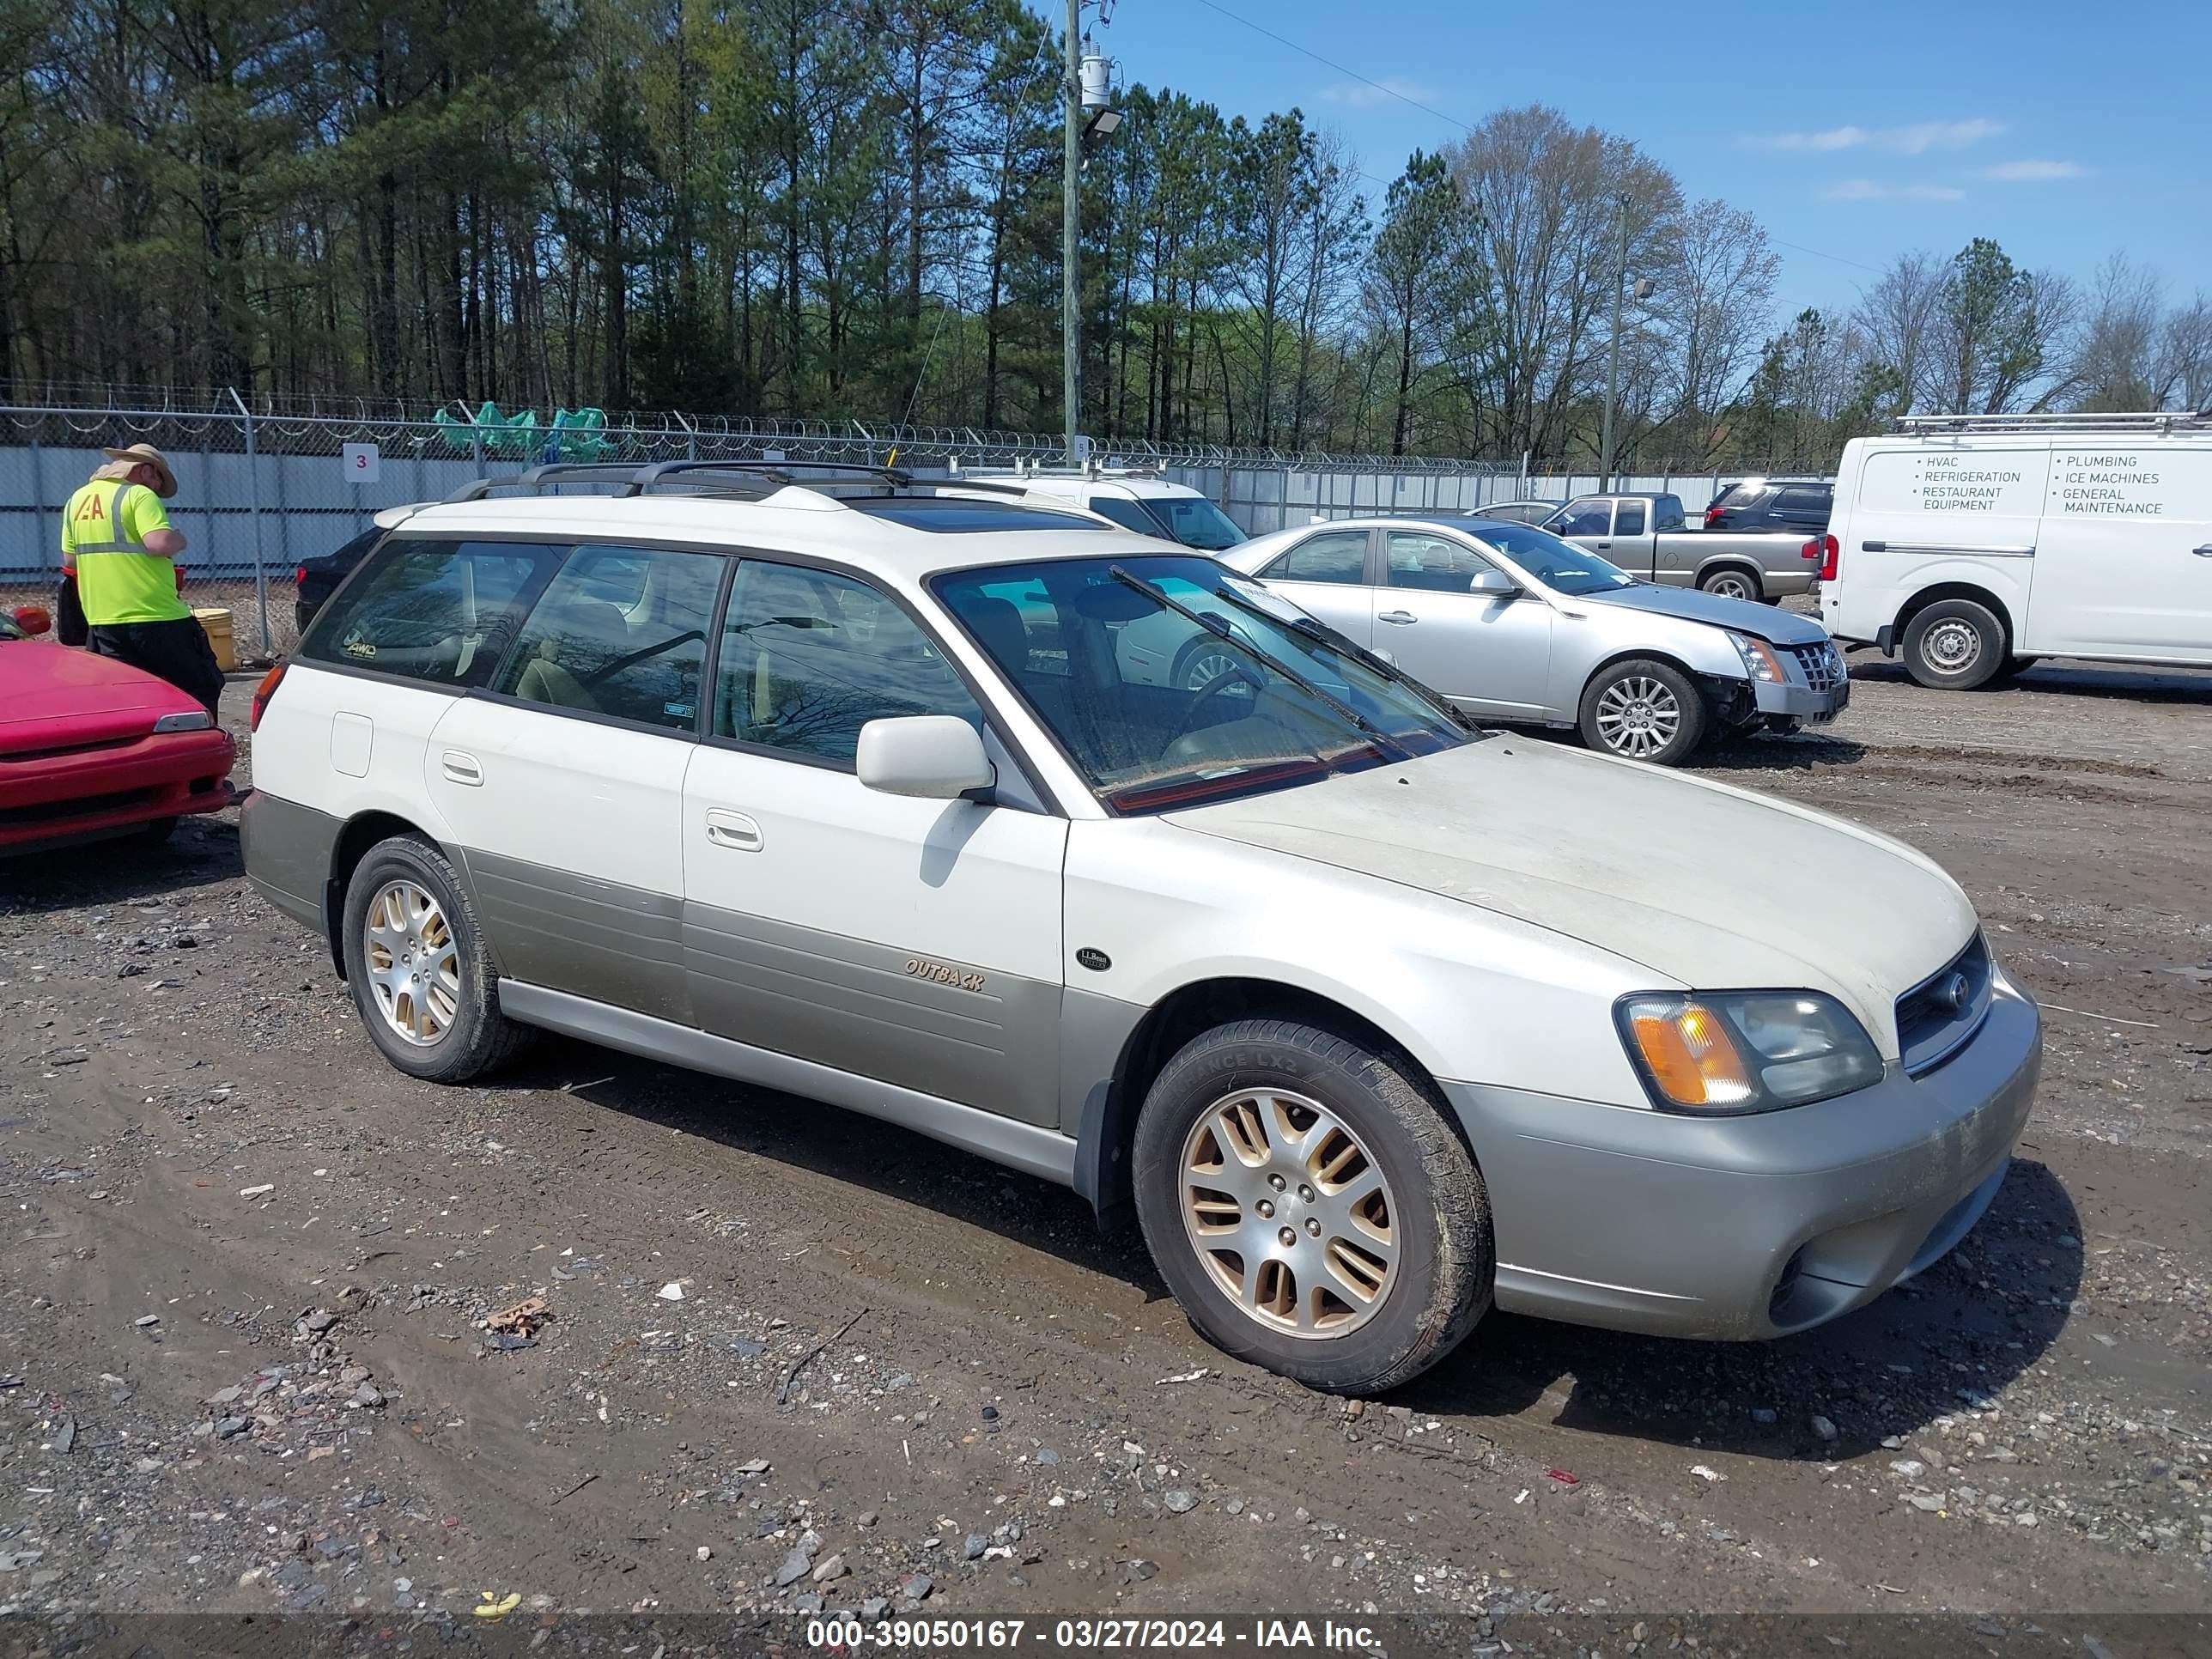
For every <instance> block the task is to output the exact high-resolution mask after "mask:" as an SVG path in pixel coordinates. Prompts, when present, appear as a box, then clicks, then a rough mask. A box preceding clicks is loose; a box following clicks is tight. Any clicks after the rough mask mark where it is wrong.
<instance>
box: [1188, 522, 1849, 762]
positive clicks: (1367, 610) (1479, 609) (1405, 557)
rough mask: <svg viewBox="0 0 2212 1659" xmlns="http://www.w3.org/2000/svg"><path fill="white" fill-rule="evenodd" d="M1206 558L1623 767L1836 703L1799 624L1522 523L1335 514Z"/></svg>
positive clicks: (1841, 683) (1473, 698)
mask: <svg viewBox="0 0 2212 1659" xmlns="http://www.w3.org/2000/svg"><path fill="white" fill-rule="evenodd" d="M1221 557H1222V559H1223V562H1225V563H1227V564H1229V565H1231V566H1232V567H1233V568H1237V569H1238V570H1241V571H1243V572H1244V573H1245V574H1248V575H1254V576H1257V577H1259V578H1261V580H1264V581H1266V582H1267V585H1268V586H1270V587H1273V588H1275V589H1277V590H1279V592H1281V593H1282V594H1283V596H1284V597H1285V599H1291V600H1293V601H1295V602H1296V603H1297V605H1301V606H1303V607H1304V609H1306V610H1307V611H1311V612H1312V613H1313V614H1314V615H1315V616H1316V617H1319V618H1320V619H1321V620H1322V622H1324V623H1328V625H1329V626H1330V627H1331V628H1334V629H1337V630H1338V631H1339V632H1340V633H1342V634H1345V635H1349V636H1350V637H1351V638H1352V640H1353V641H1356V642H1358V644H1360V645H1362V646H1364V647H1367V648H1368V649H1369V650H1370V651H1373V652H1375V653H1376V654H1377V655H1379V656H1383V657H1386V658H1388V659H1390V660H1391V661H1393V662H1395V663H1396V664H1397V665H1399V666H1400V667H1401V668H1403V669H1404V670H1405V671H1407V673H1409V674H1411V675H1413V678H1416V679H1419V680H1422V681H1425V683H1426V684H1429V685H1431V686H1432V687H1434V688H1435V689H1436V690H1438V691H1441V692H1443V694H1444V695H1445V696H1448V697H1449V698H1450V699H1451V700H1452V701H1453V702H1455V703H1457V704H1459V705H1460V706H1461V707H1462V708H1466V709H1468V711H1469V712H1470V713H1473V714H1480V715H1483V716H1485V717H1486V718H1489V719H1492V720H1500V721H1510V722H1522V723H1527V724H1529V725H1534V726H1559V727H1572V728H1574V729H1577V730H1578V731H1579V732H1581V733H1582V736H1583V741H1584V742H1585V743H1587V744H1589V746H1590V747H1591V748H1593V749H1598V750H1604V751H1605V752H1607V753H1608V754H1614V755H1620V756H1624V757H1627V758H1629V759H1632V760H1643V761H1651V762H1655V763H1657V764H1660V765H1662V766H1667V765H1675V764H1679V763H1681V762H1682V761H1684V760H1686V759H1687V758H1688V757H1690V756H1691V755H1692V753H1694V752H1695V751H1696V750H1697V749H1698V747H1699V744H1702V743H1704V742H1705V741H1706V740H1707V739H1708V738H1717V737H1720V736H1723V735H1724V734H1727V733H1729V732H1748V731H1752V730H1754V729H1756V728H1758V727H1760V726H1765V727H1767V728H1769V729H1773V730H1781V731H1795V730H1796V729H1797V727H1798V726H1799V725H1800V724H1801V723H1802V722H1804V721H1808V720H1810V721H1816V722H1817V721H1825V720H1833V719H1834V718H1835V717H1836V715H1837V714H1839V713H1840V712H1842V710H1843V708H1844V705H1845V704H1846V703H1847V702H1849V701H1850V678H1849V676H1848V674H1847V673H1846V671H1845V670H1844V660H1843V656H1842V653H1839V652H1838V650H1837V649H1836V647H1835V645H1834V643H1833V641H1831V640H1830V639H1829V638H1828V634H1827V630H1826V629H1824V628H1822V627H1821V626H1820V623H1817V622H1815V621H1814V620H1813V619H1812V618H1810V617H1801V616H1797V615H1796V614H1795V613H1793V612H1790V611H1784V610H1780V609H1778V608H1777V607H1775V606H1772V605H1759V604H1754V603H1753V602H1751V601H1749V600H1745V599H1725V598H1722V597H1720V596H1719V595H1717V594H1711V593H1704V592H1694V591H1688V590H1685V589H1682V588H1677V587H1662V586H1657V585H1656V584H1654V583H1651V582H1648V581H1641V580H1638V579H1637V578H1635V577H1633V576H1631V575H1630V574H1628V573H1627V572H1626V571H1624V570H1621V569H1620V568H1617V567H1616V566H1614V565H1613V564H1610V563H1608V562H1607V561H1606V560H1604V559H1602V558H1601V557H1600V556H1598V555H1596V554H1595V553H1592V552H1589V551H1588V550H1585V549H1583V548H1580V547H1577V546H1575V545H1574V544H1571V543H1569V542H1565V541H1562V540H1560V539H1559V538H1558V537H1557V536H1554V535H1553V534H1551V533H1550V532H1547V531H1543V530H1539V529H1537V528H1536V527H1535V526H1533V525H1525V524H1510V523H1506V522H1504V521H1500V520H1485V519H1436V520H1406V519H1373V520H1357V519H1340V520H1334V521H1333V522H1329V523H1323V524H1312V525H1304V526H1300V527H1298V528H1297V529H1295V530H1285V531H1279V532H1276V533H1275V534H1273V535H1272V536H1263V537H1261V538H1259V539H1257V540H1255V541H1250V542H1247V543H1245V544H1243V546H1241V547H1236V548H1231V549H1230V550H1228V551H1227V552H1226V553H1225V554H1223V555H1222V556H1221Z"/></svg>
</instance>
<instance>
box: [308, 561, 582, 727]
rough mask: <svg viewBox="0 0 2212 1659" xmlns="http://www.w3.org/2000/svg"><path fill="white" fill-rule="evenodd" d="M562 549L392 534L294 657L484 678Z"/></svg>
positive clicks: (442, 679)
mask: <svg viewBox="0 0 2212 1659" xmlns="http://www.w3.org/2000/svg"><path fill="white" fill-rule="evenodd" d="M568 551H569V550H568V549H567V548H564V547H550V546H545V545H542V544H537V543H528V542H435V541H418V540H401V539H394V540H392V541H387V542H386V543H385V544H384V545H383V546H382V547H381V548H380V549H378V550H377V551H376V552H375V553H374V554H373V555H371V556H370V560H369V563H368V568H365V569H364V570H362V573H361V574H360V576H359V577H358V579H357V580H354V581H351V582H349V583H348V584H347V585H346V586H345V587H344V588H343V590H341V591H340V592H338V593H337V595H336V596H335V597H334V598H333V599H331V603H330V604H328V605H325V606H324V607H323V610H322V612H321V614H320V615H319V616H318V617H316V618H315V621H314V624H313V626H312V627H311V628H309V629H308V630H307V638H306V639H304V640H303V641H301V645H300V657H301V660H302V661H305V662H313V663H326V664H328V665H331V666H332V667H337V668H358V669H365V670H368V671H372V672H375V673H380V674H395V675H398V676H399V677H401V678H405V679H411V680H420V681H422V682H423V683H424V684H429V685H437V686H447V687H451V688H453V689H455V690H472V689H476V688H479V687H482V686H485V685H488V684H490V682H491V676H492V671H493V670H494V669H495V668H496V667H498V665H499V660H500V658H501V656H502V655H503V654H504V653H505V652H506V650H507V647H508V645H510V644H511V643H512V642H513V638H514V633H515V629H516V627H517V625H518V624H519V622H520V617H521V615H522V613H523V612H524V611H526V610H527V609H528V608H529V606H530V605H531V604H532V602H533V601H534V600H535V599H537V597H538V594H539V593H540V592H542V591H543V590H544V586H545V584H546V582H547V581H548V580H550V579H551V577H552V574H553V573H554V572H555V571H556V570H557V569H558V568H560V566H561V562H562V559H563V558H565V557H566V556H568Z"/></svg>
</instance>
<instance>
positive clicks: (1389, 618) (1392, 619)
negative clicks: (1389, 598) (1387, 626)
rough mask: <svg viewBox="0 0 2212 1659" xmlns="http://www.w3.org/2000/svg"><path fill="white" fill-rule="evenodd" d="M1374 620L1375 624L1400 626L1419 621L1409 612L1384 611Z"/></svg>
mask: <svg viewBox="0 0 2212 1659" xmlns="http://www.w3.org/2000/svg"><path fill="white" fill-rule="evenodd" d="M1375 620H1376V622H1386V623H1401V624H1402V623H1414V622H1419V621H1420V618H1419V617H1417V616H1415V615H1414V614H1413V612H1412V611H1383V612H1381V613H1380V614H1379V615H1377V616H1376V618H1375Z"/></svg>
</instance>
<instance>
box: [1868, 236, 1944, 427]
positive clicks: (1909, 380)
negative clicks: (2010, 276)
mask: <svg viewBox="0 0 2212 1659" xmlns="http://www.w3.org/2000/svg"><path fill="white" fill-rule="evenodd" d="M1943 277H1944V270H1943V266H1942V263H1941V262H1940V261H1939V260H1937V259H1936V256H1935V255H1934V254H1932V253H1900V254H1899V255H1898V257H1897V258H1896V259H1895V260H1894V261H1893V262H1892V264H1891V265H1890V267H1889V269H1888V270H1885V271H1884V272H1882V274H1881V277H1880V278H1879V279H1878V280H1877V281H1876V282H1875V284H1874V285H1873V286H1872V287H1871V288H1869V289H1864V290H1863V291H1862V292H1861V294H1860V295H1859V303H1858V306H1857V308H1856V309H1855V310H1854V311H1853V312H1852V313H1851V322H1852V325H1853V326H1854V327H1856V328H1857V330H1858V331H1859V332H1860V333H1861V334H1863V335H1864V336H1865V337H1866V340H1867V343H1868V349H1869V352H1870V353H1871V354H1872V356H1874V358H1875V360H1876V361H1877V362H1880V363H1881V364H1882V366H1883V367H1884V368H1887V370H1888V372H1889V377H1890V380H1891V384H1892V387H1893V390H1892V392H1891V401H1892V404H1893V406H1892V407H1890V408H1889V409H1887V410H1886V411H1884V412H1886V413H1888V414H1893V415H1910V414H1911V413H1912V411H1913V410H1915V409H1916V408H1917V407H1920V406H1922V405H1923V403H1924V402H1925V394H1926V393H1927V392H1928V391H1929V382H1930V380H1931V378H1932V377H1933V375H1934V374H1935V372H1936V364H1935V362H1934V360H1933V351H1932V349H1931V348H1932V345H1933V340H1934V334H1935V330H1936V323H1937V319H1938V318H1939V317H1940V315H1941V313H1942V304H1943Z"/></svg>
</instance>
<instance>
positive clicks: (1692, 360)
mask: <svg viewBox="0 0 2212 1659" xmlns="http://www.w3.org/2000/svg"><path fill="white" fill-rule="evenodd" d="M1668 255H1669V257H1668V259H1667V260H1666V262H1665V264H1662V266H1661V268H1660V270H1658V272H1657V273H1656V280H1657V283H1658V292H1657V294H1656V295H1655V296H1654V299H1653V301H1652V302H1651V314H1650V321H1651V326H1650V329H1649V330H1648V331H1646V335H1645V337H1648V338H1650V340H1651V341H1653V342H1654V343H1655V344H1656V347H1657V350H1656V353H1654V354H1653V355H1654V356H1656V362H1655V363H1654V365H1653V379H1654V386H1653V395H1652V397H1651V398H1650V401H1649V402H1648V403H1647V404H1645V405H1644V406H1645V407H1646V409H1647V410H1649V411H1650V413H1649V416H1648V418H1649V419H1650V421H1651V422H1652V423H1653V424H1654V425H1655V426H1656V427H1660V428H1672V429H1673V435H1674V437H1675V438H1676V439H1677V440H1678V444H1679V447H1677V449H1676V451H1675V453H1676V454H1678V455H1680V456H1682V457H1692V456H1694V457H1696V458H1698V459H1706V458H1708V457H1710V456H1711V453H1713V450H1714V448H1715V447H1716V446H1717V444H1718V443H1719V442H1720V441H1721V440H1722V437H1723V432H1724V428H1723V427H1722V426H1721V424H1720V414H1721V411H1722V410H1724V409H1726V408H1727V407H1728V406H1729V404H1731V403H1732V402H1734V401H1735V397H1736V394H1737V393H1738V392H1741V390H1742V388H1743V384H1744V382H1745V381H1746V380H1747V379H1748V378H1749V377H1750V375H1751V373H1752V371H1753V369H1754V368H1757V367H1758V364H1759V336H1760V332H1761V331H1762V330H1763V329H1764V328H1765V325H1766V321H1767V319H1768V317H1769V315H1770V314H1771V307H1772V304H1773V301H1774V279H1775V276H1776V274H1777V273H1778V270H1780V268H1781V262H1780V261H1779V260H1778V259H1777V258H1775V255H1774V251H1773V249H1772V247H1771V246H1769V245H1768V242H1767V240H1766V232H1765V230H1764V229H1762V228H1760V227H1759V222H1758V221H1757V220H1755V219H1753V217H1752V216H1750V215H1749V214H1747V213H1744V212H1741V211H1739V210H1735V209H1734V208H1731V207H1729V206H1728V205H1727V204H1725V203H1723V202H1699V204H1696V205H1695V206H1694V207H1692V208H1691V209H1690V210H1689V211H1688V212H1687V213H1686V214H1684V215H1683V216H1682V221H1681V225H1680V229H1679V231H1678V232H1677V233H1676V234H1675V235H1674V238H1673V239H1672V240H1671V242H1670V244H1669V245H1668Z"/></svg>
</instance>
